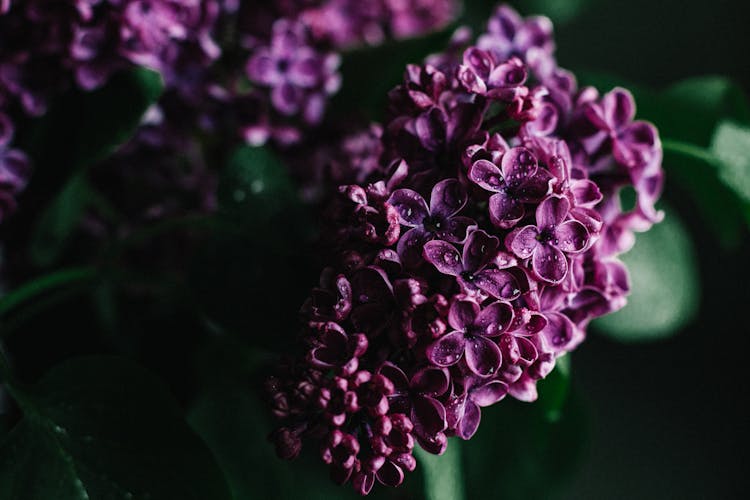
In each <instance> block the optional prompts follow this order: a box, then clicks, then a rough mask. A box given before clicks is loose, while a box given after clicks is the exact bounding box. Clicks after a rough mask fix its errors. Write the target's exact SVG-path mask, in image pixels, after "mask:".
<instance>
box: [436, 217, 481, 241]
mask: <svg viewBox="0 0 750 500" xmlns="http://www.w3.org/2000/svg"><path fill="white" fill-rule="evenodd" d="M476 227H477V223H476V221H475V220H474V219H470V218H469V217H461V216H458V217H451V218H450V219H447V220H446V221H445V223H444V229H442V230H440V231H437V232H436V233H435V235H436V236H437V237H438V238H439V239H441V240H445V241H449V242H451V243H463V242H464V241H466V236H467V235H468V233H469V230H470V229H476Z"/></svg>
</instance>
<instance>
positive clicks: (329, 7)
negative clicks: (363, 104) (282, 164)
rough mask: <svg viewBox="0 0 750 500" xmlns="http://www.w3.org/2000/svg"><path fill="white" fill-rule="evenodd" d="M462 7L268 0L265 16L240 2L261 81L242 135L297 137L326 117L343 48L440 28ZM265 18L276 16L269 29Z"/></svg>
mask: <svg viewBox="0 0 750 500" xmlns="http://www.w3.org/2000/svg"><path fill="white" fill-rule="evenodd" d="M456 13H457V4H456V2H455V1H454V0H407V1H404V0H378V1H373V2H360V1H357V0H323V1H320V0H318V1H310V2H304V1H298V2H295V1H292V2H281V3H280V4H279V5H275V8H271V7H270V6H269V7H268V9H267V12H266V13H265V16H258V10H257V9H246V10H245V11H243V10H242V9H240V16H239V23H238V26H239V27H240V28H239V29H240V31H241V32H242V33H243V35H242V36H241V38H242V40H241V44H242V45H243V47H245V48H246V49H247V50H248V51H249V57H248V59H247V64H246V71H245V73H246V76H247V78H248V79H249V80H250V82H251V83H252V84H253V86H254V88H253V90H252V91H251V92H250V94H249V96H248V97H250V98H251V99H252V100H251V101H250V102H251V103H252V104H255V105H256V110H255V112H254V113H252V114H250V115H249V116H248V118H250V120H248V121H247V122H246V123H244V124H242V129H243V136H244V137H245V139H246V140H247V141H248V142H249V143H251V144H263V143H265V142H266V141H268V140H269V139H272V140H274V141H275V142H277V143H279V144H282V145H288V144H292V143H296V142H298V141H299V140H300V138H301V135H302V130H304V128H306V127H310V126H315V125H318V124H319V123H320V122H321V121H322V119H323V116H324V112H325V107H326V102H327V100H328V98H329V97H330V96H331V95H333V94H335V93H336V92H337V91H338V89H339V87H340V85H341V75H340V74H339V72H338V69H339V65H340V59H341V58H340V55H339V52H340V51H342V50H345V49H347V48H350V47H352V46H356V45H361V44H372V45H375V44H379V43H382V42H383V41H384V40H386V39H387V38H396V39H398V38H404V37H408V36H415V35H418V34H421V33H424V32H427V31H430V30H434V29H437V28H440V27H442V26H444V25H445V24H447V23H448V22H449V21H450V20H451V19H452V18H453V16H455V14H456ZM248 18H250V19H248ZM259 19H260V20H264V19H265V20H267V21H270V22H271V26H272V28H271V31H270V33H268V32H267V31H268V28H267V25H266V26H264V25H263V24H261V21H259ZM243 30H244V31H243ZM258 103H266V105H265V106H263V107H258V106H257V104H258Z"/></svg>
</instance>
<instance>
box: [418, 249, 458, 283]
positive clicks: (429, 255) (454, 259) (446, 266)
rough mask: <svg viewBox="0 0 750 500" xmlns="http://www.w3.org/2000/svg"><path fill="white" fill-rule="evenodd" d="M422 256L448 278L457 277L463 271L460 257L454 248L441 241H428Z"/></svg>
mask: <svg viewBox="0 0 750 500" xmlns="http://www.w3.org/2000/svg"><path fill="white" fill-rule="evenodd" d="M422 255H423V256H424V258H425V260H426V261H427V262H429V263H430V264H432V265H433V266H435V268H437V270H438V271H440V272H441V273H443V274H447V275H449V276H458V275H459V274H461V272H462V271H463V270H464V268H463V262H462V260H461V255H460V254H459V253H458V250H456V247H454V246H453V245H451V244H450V243H447V242H445V241H442V240H432V241H428V242H427V243H425V245H424V249H423V250H422Z"/></svg>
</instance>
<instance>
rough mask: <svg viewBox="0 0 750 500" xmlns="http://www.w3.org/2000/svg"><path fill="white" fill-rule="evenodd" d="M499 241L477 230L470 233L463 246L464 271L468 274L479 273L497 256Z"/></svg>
mask: <svg viewBox="0 0 750 500" xmlns="http://www.w3.org/2000/svg"><path fill="white" fill-rule="evenodd" d="M499 247H500V240H498V239H497V238H496V237H494V236H490V235H489V234H487V233H486V232H485V231H482V230H481V229H478V230H476V231H472V232H471V234H470V235H469V237H468V238H467V239H466V244H465V245H464V254H463V263H464V270H466V271H470V272H477V271H481V270H482V269H483V268H484V267H485V266H486V265H487V264H488V263H490V262H491V261H492V260H493V259H494V258H495V255H496V254H497V250H498V248H499Z"/></svg>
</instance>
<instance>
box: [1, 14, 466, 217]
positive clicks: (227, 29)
mask: <svg viewBox="0 0 750 500" xmlns="http://www.w3.org/2000/svg"><path fill="white" fill-rule="evenodd" d="M457 10H458V9H457V2H456V1H455V0H378V1H376V2H359V1H355V0H286V1H281V2H275V1H274V2H272V1H260V2H249V1H220V0H64V1H54V2H53V1H50V0H29V1H26V2H11V1H9V0H6V1H3V2H1V3H0V113H3V115H4V116H5V117H8V118H9V119H10V120H11V121H12V124H18V123H20V121H22V120H23V118H24V117H26V116H40V115H43V114H44V113H45V112H46V109H47V107H48V103H49V100H50V99H51V98H52V97H53V96H55V95H57V94H59V93H61V92H62V91H64V90H65V89H66V88H69V87H70V86H73V85H75V86H77V87H79V88H81V89H84V90H92V89H95V88H97V87H100V86H101V85H103V84H104V83H106V81H107V80H108V79H109V77H110V76H111V75H112V74H113V73H114V72H116V71H119V70H121V69H123V68H127V67H129V66H132V65H138V66H146V67H149V68H152V69H154V70H157V71H159V72H160V73H161V74H162V75H163V77H164V79H165V82H166V84H167V91H166V93H165V98H164V101H168V102H162V103H161V104H162V105H161V110H162V112H163V114H164V122H165V123H167V124H169V125H176V127H172V128H173V129H175V130H178V129H180V128H182V129H184V128H185V125H190V126H191V128H190V130H182V131H181V132H185V133H186V135H185V136H184V137H183V139H184V138H188V137H189V136H190V135H191V134H194V133H195V132H196V127H197V128H200V129H202V130H203V131H204V132H205V131H208V132H210V133H213V134H215V135H221V136H222V137H223V136H227V137H231V138H237V139H244V140H245V141H246V142H248V143H250V144H253V145H258V144H263V143H266V142H267V141H273V142H274V143H275V144H276V145H279V146H287V145H290V144H294V143H297V142H299V141H300V140H301V139H302V138H303V135H304V133H305V132H306V131H307V130H309V129H310V128H311V127H314V126H317V125H319V124H320V123H321V121H322V120H323V117H324V113H325V109H326V103H327V101H328V99H329V97H330V96H331V95H332V94H334V93H335V92H336V91H337V90H338V89H339V87H340V85H341V75H340V74H339V72H338V68H339V65H340V55H339V52H340V51H342V50H345V49H348V48H350V47H352V46H356V45H361V44H378V43H381V42H383V41H384V40H385V39H387V38H402V37H407V36H414V35H418V34H421V33H424V32H426V31H429V30H434V29H437V28H440V27H442V26H444V25H445V24H447V23H448V22H449V21H450V20H451V19H452V18H453V16H455V15H456V14H457ZM217 40H221V41H222V47H219V45H218V43H217ZM171 122H174V123H171ZM2 148H3V150H2V151H7V150H9V149H8V148H9V144H8V143H7V142H5V143H3V145H2ZM3 154H4V155H5V154H6V153H3ZM14 154H16V153H14ZM165 154H171V153H170V152H166V153H165ZM18 190H19V189H18V188H15V189H14V190H13V192H14V193H17V192H18ZM3 191H4V193H5V194H4V195H3V198H4V199H5V200H7V202H6V204H7V205H8V207H10V206H11V205H12V204H15V201H11V200H12V199H11V198H10V195H9V194H7V193H10V192H11V190H9V189H7V188H5V189H4V190H3Z"/></svg>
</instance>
